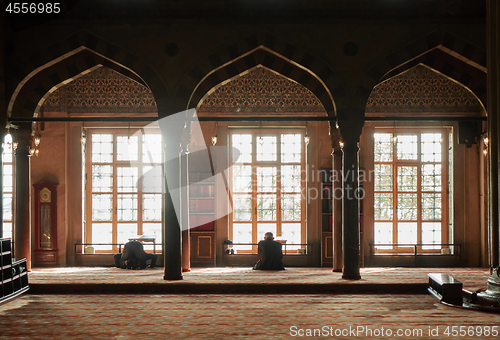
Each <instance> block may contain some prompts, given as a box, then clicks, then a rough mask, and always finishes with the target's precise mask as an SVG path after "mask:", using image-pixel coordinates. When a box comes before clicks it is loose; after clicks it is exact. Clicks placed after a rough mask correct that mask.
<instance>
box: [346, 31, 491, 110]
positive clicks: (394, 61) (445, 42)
mask: <svg viewBox="0 0 500 340" xmlns="http://www.w3.org/2000/svg"><path fill="white" fill-rule="evenodd" d="M419 63H422V64H424V65H427V66H429V67H431V68H432V69H434V70H436V71H438V72H440V73H442V74H444V75H446V76H448V77H449V78H451V79H453V80H455V81H457V82H459V83H460V84H462V85H463V86H465V87H466V88H468V89H469V90H470V91H471V92H473V93H474V94H475V95H476V97H478V98H479V99H480V101H481V102H482V104H483V106H484V107H486V50H485V49H483V48H481V47H478V46H476V45H474V44H472V43H470V42H468V41H466V40H464V39H462V38H460V37H458V36H455V35H453V34H451V33H449V32H446V31H444V30H441V29H440V30H436V31H433V32H431V33H429V34H427V35H426V36H423V37H421V38H419V39H417V40H415V41H413V42H411V43H409V44H407V45H405V46H403V47H401V48H399V49H397V50H396V51H394V52H392V53H390V54H388V55H386V56H385V57H383V58H381V59H379V60H378V61H377V62H376V63H375V64H374V65H372V67H371V68H370V69H369V70H368V71H367V72H366V73H365V75H364V77H363V78H362V79H361V81H360V83H359V85H358V87H357V89H356V96H357V97H361V98H365V97H366V98H368V96H369V95H370V93H371V89H373V87H375V86H376V85H377V84H379V83H380V82H382V81H384V80H386V79H388V78H390V77H392V76H394V75H395V74H399V73H401V72H403V71H405V70H407V69H409V68H411V67H413V66H415V65H417V64H419Z"/></svg>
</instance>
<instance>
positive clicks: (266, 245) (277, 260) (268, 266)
mask: <svg viewBox="0 0 500 340" xmlns="http://www.w3.org/2000/svg"><path fill="white" fill-rule="evenodd" d="M281 247H282V246H281V243H279V242H278V241H275V240H274V237H273V233H271V232H267V233H266V239H265V240H263V241H260V242H259V245H258V249H259V261H257V263H256V264H255V266H254V267H253V269H260V270H284V269H285V267H283V262H282V261H281V260H282V259H283V252H282V250H281Z"/></svg>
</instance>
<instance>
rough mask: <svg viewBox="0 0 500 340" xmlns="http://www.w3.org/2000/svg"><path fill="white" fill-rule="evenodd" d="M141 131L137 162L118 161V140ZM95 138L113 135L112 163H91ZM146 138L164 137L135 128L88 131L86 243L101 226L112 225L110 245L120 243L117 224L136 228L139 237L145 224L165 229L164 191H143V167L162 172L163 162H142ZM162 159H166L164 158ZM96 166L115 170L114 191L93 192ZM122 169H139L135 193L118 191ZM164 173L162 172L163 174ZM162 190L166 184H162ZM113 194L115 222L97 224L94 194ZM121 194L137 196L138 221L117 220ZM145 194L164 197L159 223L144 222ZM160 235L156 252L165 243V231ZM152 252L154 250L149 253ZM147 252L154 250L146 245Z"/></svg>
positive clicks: (109, 251) (114, 251)
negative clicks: (158, 168)
mask: <svg viewBox="0 0 500 340" xmlns="http://www.w3.org/2000/svg"><path fill="white" fill-rule="evenodd" d="M138 131H141V135H140V136H141V137H139V138H138V146H137V147H138V155H137V160H136V161H129V160H118V159H117V154H118V152H117V151H118V150H117V148H118V146H117V144H118V143H117V139H118V137H123V136H125V137H128V136H130V137H132V136H133V135H134V134H135V133H136V132H138ZM96 134H110V135H112V140H113V147H112V148H113V150H112V152H113V154H112V156H113V160H112V161H111V162H109V163H106V162H93V161H92V138H93V136H94V135H96ZM147 134H161V132H160V129H147V130H145V129H144V128H132V129H130V128H129V129H126V128H88V129H86V136H87V140H86V146H85V148H84V151H85V155H84V157H85V177H84V179H85V182H84V186H85V200H84V212H85V216H84V221H85V222H84V240H85V243H92V227H93V224H94V223H96V224H99V223H111V225H112V227H111V228H112V232H111V233H112V240H111V243H114V244H116V243H118V224H120V223H123V224H137V235H143V231H144V224H147V223H157V224H160V225H161V226H163V200H164V195H163V190H160V191H156V192H150V191H144V190H143V187H142V183H143V182H142V181H143V178H142V175H143V170H144V167H146V166H148V165H160V166H161V167H162V168H163V159H162V160H161V161H160V162H155V163H150V162H149V161H146V162H145V161H144V159H143V136H144V135H147ZM162 157H163V156H162ZM93 165H109V166H111V167H112V179H113V180H112V181H113V182H112V191H111V192H100V191H93V190H92V189H93V188H92V166H93ZM119 167H137V169H138V173H137V179H138V182H137V187H136V191H134V192H133V191H130V192H120V191H119V190H118V183H117V182H118V174H117V170H118V168H119ZM162 173H163V172H162ZM161 185H162V187H163V182H162V183H161ZM100 193H103V194H111V195H112V212H111V214H112V219H111V221H94V220H93V216H92V208H93V200H92V198H93V194H100ZM121 194H125V195H126V194H135V195H137V219H136V220H134V221H119V220H118V210H119V207H118V195H121ZM145 194H158V195H161V209H162V212H161V217H160V220H158V221H156V220H155V221H146V220H144V216H143V197H144V195H145ZM160 230H161V234H160V235H159V237H160V242H157V243H156V251H161V240H162V239H163V235H162V234H163V227H161V228H160ZM149 248H151V249H149ZM145 249H146V250H152V249H153V248H152V246H150V245H148V244H146V245H145ZM118 250H119V248H118V246H116V245H112V246H111V248H110V249H106V250H101V249H99V250H98V249H95V253H102V254H107V253H116V252H118Z"/></svg>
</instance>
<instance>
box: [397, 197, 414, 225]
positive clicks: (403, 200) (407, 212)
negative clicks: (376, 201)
mask: <svg viewBox="0 0 500 340" xmlns="http://www.w3.org/2000/svg"><path fill="white" fill-rule="evenodd" d="M416 219H417V194H398V220H400V221H415V220H416Z"/></svg>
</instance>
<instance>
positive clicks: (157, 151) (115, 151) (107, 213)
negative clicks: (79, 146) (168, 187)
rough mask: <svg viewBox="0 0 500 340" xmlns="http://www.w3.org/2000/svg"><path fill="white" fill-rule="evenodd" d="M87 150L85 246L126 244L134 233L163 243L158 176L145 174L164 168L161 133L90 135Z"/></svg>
mask: <svg viewBox="0 0 500 340" xmlns="http://www.w3.org/2000/svg"><path fill="white" fill-rule="evenodd" d="M88 147H89V149H88V150H87V162H86V164H87V193H88V195H87V213H86V214H87V221H88V222H87V224H86V228H85V229H86V230H85V231H86V233H85V240H86V242H87V243H126V242H128V239H129V238H131V237H135V236H137V235H148V236H153V235H154V236H156V242H157V243H158V244H161V230H162V228H161V219H162V214H161V211H162V194H161V193H162V180H161V174H159V173H154V174H153V175H151V173H152V172H149V173H148V171H150V170H152V169H153V167H154V166H161V164H162V157H161V150H162V148H161V134H143V135H141V136H140V137H138V136H137V135H136V136H128V135H127V134H126V133H120V132H113V133H101V132H99V133H98V132H95V131H89V133H88ZM146 173H148V176H147V178H146V180H144V178H143V177H141V176H142V175H143V174H146ZM139 179H141V180H139ZM149 247H150V246H146V245H145V248H146V249H148V248H149ZM94 248H95V249H96V250H97V251H116V247H112V246H102V245H101V246H98V245H96V246H94Z"/></svg>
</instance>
